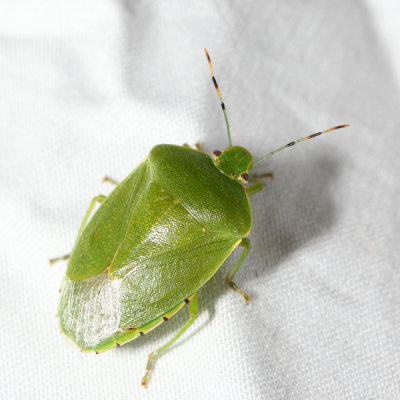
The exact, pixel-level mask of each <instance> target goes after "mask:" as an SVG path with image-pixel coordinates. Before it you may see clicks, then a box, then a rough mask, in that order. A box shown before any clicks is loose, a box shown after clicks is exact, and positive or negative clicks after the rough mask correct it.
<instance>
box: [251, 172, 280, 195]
mask: <svg viewBox="0 0 400 400" xmlns="http://www.w3.org/2000/svg"><path fill="white" fill-rule="evenodd" d="M258 178H271V179H274V174H273V172H266V173H265V174H253V175H250V177H249V179H250V182H251V183H253V185H251V186H247V187H246V193H247V194H248V195H249V196H251V195H252V194H254V193H257V192H259V191H261V190H262V189H263V188H264V186H265V183H264V182H262V181H261V180H260V179H258Z"/></svg>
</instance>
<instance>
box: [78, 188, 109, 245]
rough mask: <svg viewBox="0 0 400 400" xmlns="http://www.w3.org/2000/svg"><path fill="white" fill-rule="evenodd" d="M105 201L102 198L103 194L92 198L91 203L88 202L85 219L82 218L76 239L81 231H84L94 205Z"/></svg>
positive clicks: (103, 197) (104, 197)
mask: <svg viewBox="0 0 400 400" xmlns="http://www.w3.org/2000/svg"><path fill="white" fill-rule="evenodd" d="M105 199H106V196H104V194H99V195H98V196H96V197H93V199H92V201H91V202H90V205H89V208H88V209H87V211H86V214H85V217H84V218H83V221H82V223H81V227H80V228H79V232H78V237H79V236H80V235H81V233H82V231H83V230H84V229H85V226H86V224H87V222H88V220H89V217H90V214H92V211H93V208H94V206H95V205H96V203H102V202H103V201H104V200H105Z"/></svg>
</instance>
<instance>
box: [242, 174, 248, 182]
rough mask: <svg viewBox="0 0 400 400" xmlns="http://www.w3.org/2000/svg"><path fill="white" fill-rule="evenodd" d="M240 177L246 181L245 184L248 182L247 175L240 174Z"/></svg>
mask: <svg viewBox="0 0 400 400" xmlns="http://www.w3.org/2000/svg"><path fill="white" fill-rule="evenodd" d="M240 177H241V178H242V179H243V180H244V181H246V182H247V183H248V182H249V174H242V175H240Z"/></svg>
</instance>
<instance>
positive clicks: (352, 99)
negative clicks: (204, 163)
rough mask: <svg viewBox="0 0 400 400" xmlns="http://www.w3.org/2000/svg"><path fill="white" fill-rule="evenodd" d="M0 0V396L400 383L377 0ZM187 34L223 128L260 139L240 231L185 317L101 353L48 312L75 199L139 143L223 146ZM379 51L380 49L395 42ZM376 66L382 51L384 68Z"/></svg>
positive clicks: (383, 31)
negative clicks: (242, 249)
mask: <svg viewBox="0 0 400 400" xmlns="http://www.w3.org/2000/svg"><path fill="white" fill-rule="evenodd" d="M382 3H385V4H384V5H383V4H379V3H378V2H377V1H374V2H372V1H371V3H366V2H363V1H358V2H350V1H346V0H343V1H333V2H332V1H330V2H320V1H316V0H315V1H311V0H310V1H301V2H299V1H295V0H292V1H286V2H282V1H279V0H270V1H268V2H266V1H261V0H260V1H253V2H241V1H238V0H235V1H220V2H212V1H202V2H189V1H169V2H146V1H136V2H135V1H129V0H125V1H119V2H117V1H99V0H97V1H94V0H87V1H85V2H82V1H65V2H62V1H59V2H49V1H36V2H29V1H25V2H23V1H13V2H2V3H0V94H1V95H0V140H1V141H0V151H1V157H0V190H1V191H0V195H1V198H0V201H1V203H0V221H1V222H0V246H1V251H0V268H1V280H0V307H1V324H0V326H1V329H0V342H1V344H2V346H1V355H0V397H1V398H7V399H21V398H25V399H30V398H32V399H122V398H125V399H128V398H129V399H136V398H149V399H157V398H168V399H172V398H174V399H187V398H191V399H196V398H201V399H204V398H223V399H398V398H400V372H399V365H400V348H399V347H400V343H399V330H400V311H399V310H400V308H399V306H400V294H399V285H400V275H399V270H398V269H399V252H398V246H399V239H400V238H399V231H400V222H399V220H400V218H399V200H400V191H399V178H398V173H399V170H400V162H399V149H400V146H399V126H400V117H399V105H400V103H399V91H398V89H399V79H400V74H399V72H398V68H399V67H400V53H399V52H398V51H397V49H396V46H398V45H399V35H400V30H399V28H398V25H397V24H398V17H399V11H400V7H399V6H398V5H396V4H395V1H390V2H382ZM205 46H207V47H208V49H209V51H210V53H211V56H212V59H213V62H214V69H215V74H216V77H217V79H218V81H219V83H220V86H221V90H222V93H223V95H224V99H225V102H226V106H227V110H228V113H229V118H230V122H231V126H232V136H233V142H234V144H240V145H243V146H245V147H247V148H248V149H249V150H250V151H252V152H253V154H254V156H255V158H259V157H261V156H262V155H264V154H266V153H267V152H269V151H270V150H272V149H274V148H276V147H277V146H280V145H282V144H284V143H287V142H288V141H290V140H291V139H295V138H297V137H300V136H302V135H306V134H308V133H312V132H314V131H317V130H319V129H323V128H328V127H330V126H333V125H335V124H340V123H351V127H350V128H347V129H346V130H342V131H338V132H337V133H335V134H332V135H330V136H329V135H326V136H325V137H321V138H318V139H316V140H314V141H310V142H308V143H305V144H302V145H299V146H296V147H294V148H293V149H289V150H286V151H285V152H283V153H280V154H279V155H276V156H274V157H273V158H272V159H271V160H270V161H269V162H268V163H265V165H263V166H262V167H260V168H259V171H268V170H272V171H274V173H275V180H274V181H271V182H268V187H267V189H266V190H265V191H264V192H263V193H261V194H258V195H256V196H255V197H254V199H252V208H253V215H254V228H253V231H252V233H251V235H250V239H251V243H252V251H251V253H250V256H249V257H248V259H247V260H246V263H245V266H244V267H243V268H242V269H241V270H240V272H239V273H238V276H237V282H238V284H240V285H241V286H242V287H243V288H244V289H246V290H247V291H248V292H249V293H250V295H251V297H252V303H251V304H250V305H249V306H245V304H244V302H243V300H242V299H241V298H240V296H238V295H237V294H235V293H233V292H232V291H231V290H230V289H229V288H228V287H227V285H226V284H225V282H224V279H223V278H224V275H225V274H226V272H227V271H228V270H229V268H231V267H232V265H233V263H234V261H235V260H236V259H237V255H234V256H233V257H232V259H230V260H229V261H228V262H227V263H226V264H225V265H224V266H223V267H222V269H221V270H220V271H219V272H218V273H217V274H216V275H215V277H214V278H213V279H212V280H211V281H210V282H209V283H208V284H207V285H206V287H204V288H203V289H202V290H201V292H200V295H201V297H200V307H201V311H200V317H199V319H198V320H197V321H196V323H195V324H194V326H192V328H191V329H190V331H189V332H187V334H186V335H185V336H184V337H183V338H182V340H180V341H179V343H178V344H177V345H175V346H174V348H173V349H172V350H171V351H170V352H168V353H167V354H166V355H165V356H164V357H162V358H161V359H160V360H159V361H158V362H157V365H156V368H155V370H154V374H153V375H152V379H151V381H150V385H149V388H148V389H147V390H144V389H142V388H141V386H140V380H141V377H142V376H143V373H144V371H145V364H146V355H147V354H148V353H149V352H150V351H151V350H153V349H155V348H156V347H157V346H159V345H160V344H162V343H164V342H165V341H167V340H168V339H169V338H170V337H171V336H172V335H173V333H174V332H176V331H177V329H178V328H179V326H180V325H182V323H183V322H184V320H185V319H186V318H187V311H186V310H185V311H183V312H181V313H179V315H177V316H176V317H174V318H173V319H172V320H171V321H170V322H168V324H164V325H163V326H161V327H160V328H159V329H156V330H155V331H153V332H152V333H150V334H149V335H147V336H146V337H144V338H139V339H138V340H136V341H134V342H132V343H130V344H129V345H126V346H124V347H122V348H120V349H115V350H112V351H110V352H106V353H104V354H102V355H99V356H96V355H95V354H88V355H87V354H81V353H80V352H79V350H78V348H76V347H74V346H73V345H72V344H70V343H69V341H67V339H65V338H64V337H63V335H61V334H60V333H59V331H58V322H57V318H56V315H55V312H56V307H57V302H58V288H59V285H60V283H61V280H62V277H63V274H64V271H65V264H63V263H60V264H58V265H55V266H54V267H49V265H48V262H47V260H48V258H49V257H52V256H57V255H60V254H64V253H65V252H68V251H69V250H70V249H71V246H72V244H73V242H74V238H75V235H76V233H77V229H78V227H79V224H80V222H81V219H82V217H83V215H84V213H85V211H86V209H87V207H88V205H89V202H90V199H91V198H92V197H93V196H95V195H97V194H99V193H104V194H107V193H109V192H110V191H111V189H112V188H111V185H108V184H103V183H102V182H101V179H102V177H103V176H104V175H105V174H109V175H111V176H113V177H115V178H116V179H122V178H123V177H125V176H126V175H127V174H128V173H129V172H130V171H131V170H132V169H133V168H134V167H135V166H136V165H137V164H138V163H139V162H140V161H141V160H142V159H143V158H144V157H145V156H146V154H147V153H148V152H149V150H150V148H151V147H152V146H153V145H155V144H157V143H175V144H182V143H184V142H188V143H191V144H194V143H195V142H196V141H198V140H200V141H201V142H202V144H203V145H204V147H205V148H206V149H207V150H208V151H211V150H214V149H222V148H223V147H224V146H225V145H226V132H225V124H224V120H223V115H222V113H221V110H220V106H219V104H218V100H217V97H216V94H215V91H214V88H213V86H212V83H211V81H210V76H209V71H208V66H207V63H206V59H205V56H204V53H203V47H205ZM395 50H396V51H395ZM396 68H397V70H396Z"/></svg>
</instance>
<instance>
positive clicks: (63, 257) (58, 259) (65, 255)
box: [49, 253, 71, 264]
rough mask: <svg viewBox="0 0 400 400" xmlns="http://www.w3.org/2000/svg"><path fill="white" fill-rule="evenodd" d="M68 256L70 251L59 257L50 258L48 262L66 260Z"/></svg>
mask: <svg viewBox="0 0 400 400" xmlns="http://www.w3.org/2000/svg"><path fill="white" fill-rule="evenodd" d="M70 256H71V253H68V254H64V255H63V256H61V257H54V258H50V260H49V263H50V264H54V263H56V262H58V261H62V260H68V258H69V257H70Z"/></svg>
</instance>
